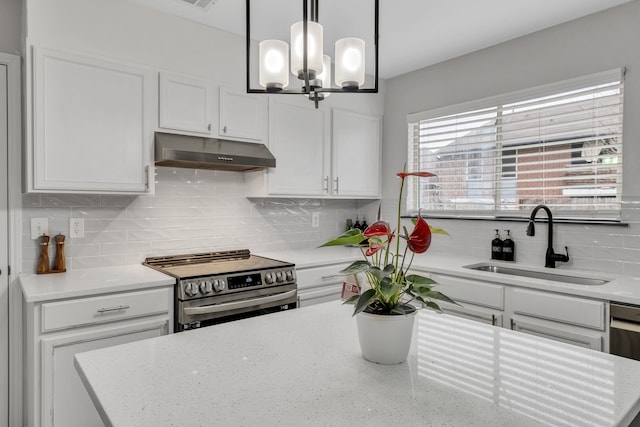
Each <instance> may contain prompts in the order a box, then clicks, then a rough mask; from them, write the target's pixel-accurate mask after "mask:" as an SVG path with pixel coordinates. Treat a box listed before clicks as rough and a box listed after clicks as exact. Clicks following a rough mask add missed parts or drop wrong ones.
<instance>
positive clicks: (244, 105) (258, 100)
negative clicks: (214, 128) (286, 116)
mask: <svg viewBox="0 0 640 427" xmlns="http://www.w3.org/2000/svg"><path fill="white" fill-rule="evenodd" d="M266 122H267V97H266V96H264V95H263V96H260V95H250V94H247V93H246V92H243V91H239V90H235V89H230V88H227V87H223V86H220V108H219V123H220V124H219V130H218V134H219V136H220V138H230V139H234V138H237V139H242V140H249V141H263V140H264V137H265V133H266V132H265V127H266Z"/></svg>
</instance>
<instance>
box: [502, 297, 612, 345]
mask: <svg viewBox="0 0 640 427" xmlns="http://www.w3.org/2000/svg"><path fill="white" fill-rule="evenodd" d="M511 306H512V315H511V321H510V327H511V329H513V330H517V331H520V332H525V333H529V334H532V335H538V336H543V337H546V338H550V339H553V340H556V341H563V342H566V343H569V344H575V345H579V346H582V347H587V348H591V349H594V350H598V351H605V350H607V349H608V348H609V346H608V339H607V337H608V335H609V330H608V329H609V326H608V325H609V322H608V318H609V313H608V303H607V302H605V301H600V300H592V299H587V298H580V297H575V296H570V295H562V294H557V293H553V292H544V291H538V290H533V289H521V288H513V289H511Z"/></svg>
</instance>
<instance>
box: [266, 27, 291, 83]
mask: <svg viewBox="0 0 640 427" xmlns="http://www.w3.org/2000/svg"><path fill="white" fill-rule="evenodd" d="M259 58H260V73H259V83H260V86H262V87H265V88H267V90H273V91H277V90H281V89H282V88H284V87H285V86H287V85H288V84H289V72H288V71H289V70H288V69H287V68H288V66H287V65H288V62H289V45H288V44H287V43H285V42H283V41H281V40H264V41H262V42H260V45H259Z"/></svg>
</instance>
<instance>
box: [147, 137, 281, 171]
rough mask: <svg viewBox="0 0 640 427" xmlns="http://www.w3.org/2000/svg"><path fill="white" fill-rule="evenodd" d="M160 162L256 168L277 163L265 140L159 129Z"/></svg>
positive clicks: (157, 157)
mask: <svg viewBox="0 0 640 427" xmlns="http://www.w3.org/2000/svg"><path fill="white" fill-rule="evenodd" d="M155 163H156V166H171V167H177V168H191V169H219V170H228V171H253V170H261V169H264V168H274V167H276V159H275V157H273V154H271V152H270V151H269V149H268V148H267V147H266V146H265V145H264V144H254V143H251V142H240V141H229V140H225V139H216V138H204V137H200V136H190V135H178V134H172V133H163V132H156V135H155Z"/></svg>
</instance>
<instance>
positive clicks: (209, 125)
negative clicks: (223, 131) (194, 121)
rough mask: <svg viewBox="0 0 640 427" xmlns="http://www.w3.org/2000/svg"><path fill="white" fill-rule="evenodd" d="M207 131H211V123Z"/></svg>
mask: <svg viewBox="0 0 640 427" xmlns="http://www.w3.org/2000/svg"><path fill="white" fill-rule="evenodd" d="M207 130H208V131H211V123H209V124H208V125H207Z"/></svg>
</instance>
